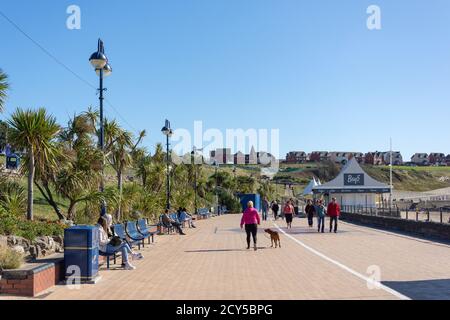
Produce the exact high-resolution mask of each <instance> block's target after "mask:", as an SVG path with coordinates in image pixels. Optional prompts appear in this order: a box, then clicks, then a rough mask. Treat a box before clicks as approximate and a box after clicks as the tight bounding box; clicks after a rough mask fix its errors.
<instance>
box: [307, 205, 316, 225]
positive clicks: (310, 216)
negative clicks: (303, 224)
mask: <svg viewBox="0 0 450 320" xmlns="http://www.w3.org/2000/svg"><path fill="white" fill-rule="evenodd" d="M305 213H306V216H307V217H308V225H309V227H310V228H312V227H313V218H314V213H316V209H315V208H314V206H313V204H312V201H311V200H308V202H307V205H306V207H305Z"/></svg>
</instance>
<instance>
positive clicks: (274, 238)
mask: <svg viewBox="0 0 450 320" xmlns="http://www.w3.org/2000/svg"><path fill="white" fill-rule="evenodd" d="M264 232H266V233H268V234H270V242H271V243H272V246H271V248H273V244H274V243H275V248H278V247H280V248H281V242H280V235H279V234H278V232H276V231H273V230H270V229H265V230H264Z"/></svg>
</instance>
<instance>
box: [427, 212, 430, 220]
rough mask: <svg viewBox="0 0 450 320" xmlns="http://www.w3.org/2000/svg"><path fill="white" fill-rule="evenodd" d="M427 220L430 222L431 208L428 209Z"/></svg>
mask: <svg viewBox="0 0 450 320" xmlns="http://www.w3.org/2000/svg"><path fill="white" fill-rule="evenodd" d="M427 222H430V210H427Z"/></svg>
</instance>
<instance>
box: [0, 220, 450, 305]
mask: <svg viewBox="0 0 450 320" xmlns="http://www.w3.org/2000/svg"><path fill="white" fill-rule="evenodd" d="M239 221H240V215H225V216H221V217H215V218H211V219H208V220H202V221H198V222H197V228H196V229H187V231H186V232H187V235H186V236H179V235H162V236H157V237H156V238H155V239H156V243H155V244H154V245H150V246H146V248H145V249H143V250H142V253H143V254H144V256H145V259H143V260H141V261H136V262H135V265H136V266H137V269H136V270H134V271H123V270H120V269H114V268H113V269H112V270H106V269H105V267H102V269H101V272H100V274H101V277H102V278H101V280H100V281H99V282H98V283H97V284H95V285H82V286H81V288H80V289H69V288H68V287H67V286H63V285H60V286H56V287H54V288H52V289H51V290H50V291H49V292H47V293H45V294H43V295H41V296H40V297H38V298H37V299H56V300H58V299H86V300H101V299H106V300H108V299H112V300H116V299H167V300H177V299H194V300H195V299H219V300H224V299H233V300H247V299H256V300H280V299H408V298H410V299H450V246H449V245H445V244H440V243H435V242H430V241H426V240H421V239H416V238H413V237H407V236H402V235H397V234H393V233H389V232H384V231H379V230H375V229H370V228H366V227H361V226H355V225H351V224H347V223H343V222H340V225H339V229H340V230H339V232H338V233H337V234H334V233H328V232H327V231H326V233H324V234H319V233H317V230H316V228H313V229H310V228H309V227H308V226H307V225H306V221H305V219H294V223H293V228H292V229H289V230H286V229H285V225H284V222H283V221H282V220H278V221H277V222H276V225H274V222H273V221H268V222H264V223H263V224H262V226H261V227H260V230H259V231H260V232H259V234H258V237H259V239H258V245H259V250H258V251H256V252H255V251H253V249H252V250H246V249H245V233H244V232H242V231H241V230H240V228H239ZM327 222H328V221H327ZM277 225H279V226H280V227H281V231H280V233H281V245H282V248H281V249H273V248H270V240H269V239H268V238H267V237H266V236H265V234H264V233H263V232H262V231H263V228H266V227H270V228H272V229H276V228H277ZM119 261H120V259H119ZM374 272H376V273H377V272H379V274H380V276H381V283H382V286H381V288H378V289H374V288H373V286H371V285H370V283H369V286H368V279H369V280H370V277H371V276H372V275H373V274H374ZM1 298H7V297H1ZM1 298H0V299H1Z"/></svg>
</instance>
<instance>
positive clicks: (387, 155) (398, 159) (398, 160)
mask: <svg viewBox="0 0 450 320" xmlns="http://www.w3.org/2000/svg"><path fill="white" fill-rule="evenodd" d="M383 160H384V163H385V164H390V163H391V152H390V151H387V152H383ZM392 164H393V165H394V166H401V165H402V164H403V157H402V154H401V153H400V152H399V151H392Z"/></svg>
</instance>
